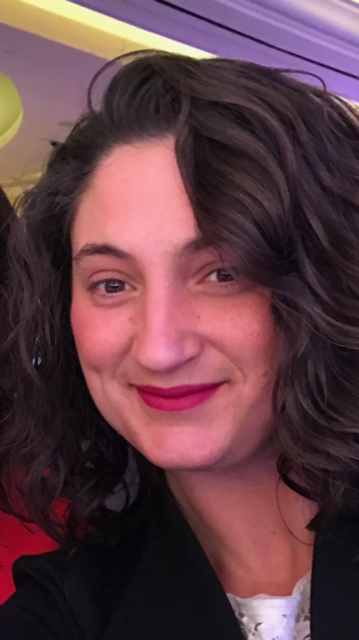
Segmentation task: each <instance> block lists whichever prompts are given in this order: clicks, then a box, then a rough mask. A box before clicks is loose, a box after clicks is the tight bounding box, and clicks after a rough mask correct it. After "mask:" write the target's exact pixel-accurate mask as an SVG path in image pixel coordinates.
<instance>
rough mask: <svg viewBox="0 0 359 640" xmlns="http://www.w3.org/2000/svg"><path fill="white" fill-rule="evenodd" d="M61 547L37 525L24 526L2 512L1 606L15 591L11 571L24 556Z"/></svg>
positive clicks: (0, 540) (0, 546)
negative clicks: (15, 563)
mask: <svg viewBox="0 0 359 640" xmlns="http://www.w3.org/2000/svg"><path fill="white" fill-rule="evenodd" d="M58 547H59V545H58V543H57V542H55V541H54V540H51V538H49V537H48V536H47V535H45V533H44V532H43V531H41V529H39V528H38V527H35V525H26V526H25V525H23V524H21V522H19V521H18V520H17V519H16V518H14V517H13V516H9V515H7V514H6V513H3V512H2V511H0V604H3V603H4V602H5V600H7V598H9V597H10V596H11V594H12V593H14V591H15V587H14V583H13V580H12V574H11V569H12V565H13V562H14V561H15V560H16V559H17V558H19V557H20V556H24V555H35V554H37V553H44V552H45V551H53V550H54V549H57V548H58Z"/></svg>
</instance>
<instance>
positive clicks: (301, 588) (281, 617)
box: [227, 574, 310, 640]
mask: <svg viewBox="0 0 359 640" xmlns="http://www.w3.org/2000/svg"><path fill="white" fill-rule="evenodd" d="M227 596H228V599H229V601H230V603H231V605H232V608H233V610H234V613H235V615H236V618H237V619H238V622H239V624H240V626H241V629H242V632H243V635H244V637H245V638H246V640H310V574H308V575H306V576H304V578H302V579H301V580H299V582H298V583H297V584H296V586H295V587H294V590H293V593H292V595H291V596H283V597H282V596H267V595H264V594H260V595H258V596H254V597H253V598H239V597H238V596H234V595H233V594H227Z"/></svg>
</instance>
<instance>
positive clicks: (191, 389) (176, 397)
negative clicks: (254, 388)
mask: <svg viewBox="0 0 359 640" xmlns="http://www.w3.org/2000/svg"><path fill="white" fill-rule="evenodd" d="M220 386H222V382H220V383H218V382H216V383H210V384H185V385H182V386H180V387H168V388H163V387H152V386H150V385H140V386H136V390H137V392H138V394H139V396H140V398H141V399H142V400H143V402H145V403H146V404H147V405H148V406H149V407H151V409H157V410H158V411H186V409H193V408H194V407H197V406H198V405H200V404H203V402H206V400H209V398H211V397H212V396H213V395H214V393H215V392H216V391H217V389H218V388H219V387H220Z"/></svg>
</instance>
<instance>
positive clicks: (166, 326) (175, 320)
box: [132, 287, 202, 373]
mask: <svg viewBox="0 0 359 640" xmlns="http://www.w3.org/2000/svg"><path fill="white" fill-rule="evenodd" d="M198 323H199V319H198V314H196V310H195V308H194V303H193V300H192V299H191V297H190V296H189V295H188V294H187V293H185V292H180V291H171V290H170V288H169V287H167V288H163V290H162V291H159V290H158V288H157V290H156V291H155V292H152V293H150V292H149V293H148V294H147V295H146V296H145V298H144V299H143V301H142V303H141V305H140V306H139V309H138V313H137V318H136V330H135V336H134V340H133V346H132V349H133V350H132V354H133V356H134V357H135V359H136V360H137V363H138V364H139V365H140V366H141V367H143V368H146V369H149V370H151V371H153V372H157V373H165V372H170V371H172V370H176V369H177V368H179V367H181V366H182V365H184V364H186V363H188V362H190V361H191V360H194V359H195V358H197V357H198V355H199V353H200V352H201V349H202V341H201V336H200V332H199V331H198Z"/></svg>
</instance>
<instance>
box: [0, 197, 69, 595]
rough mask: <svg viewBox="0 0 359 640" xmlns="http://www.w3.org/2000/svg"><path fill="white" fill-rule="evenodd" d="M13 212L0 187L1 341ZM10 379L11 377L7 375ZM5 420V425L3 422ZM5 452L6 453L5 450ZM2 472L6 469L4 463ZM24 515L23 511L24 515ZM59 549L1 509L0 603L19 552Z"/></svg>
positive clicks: (0, 440)
mask: <svg viewBox="0 0 359 640" xmlns="http://www.w3.org/2000/svg"><path fill="white" fill-rule="evenodd" d="M14 219H15V214H14V211H13V208H12V206H11V204H10V202H9V200H8V198H7V195H6V194H5V192H4V191H3V189H1V187H0V256H1V266H0V273H1V285H0V299H1V336H2V341H3V343H4V342H5V339H4V337H5V336H9V333H10V327H9V318H8V313H7V308H8V305H7V298H6V293H5V289H6V280H7V277H8V259H7V243H8V237H9V233H10V226H11V224H12V223H13V222H14ZM7 353H8V352H7V350H6V349H5V348H3V350H2V351H1V358H2V360H1V370H2V371H3V372H5V375H3V376H2V379H1V396H0V402H1V410H2V423H3V424H2V429H1V430H0V455H1V458H2V457H3V456H4V455H5V458H6V461H7V462H9V456H8V452H7V447H8V445H7V439H8V437H9V431H10V430H11V427H10V425H11V419H10V420H9V419H8V420H7V413H8V409H9V406H10V404H11V402H10V396H11V391H10V389H9V386H8V382H9V375H8V374H9V366H10V365H9V362H8V360H7V357H8V356H7V355H5V354H7ZM10 378H11V376H10ZM4 423H5V424H4ZM6 452H7V453H6ZM1 458H0V468H2V464H1V462H2V460H1ZM10 468H12V465H10ZM3 471H4V472H5V465H4V469H3ZM9 471H10V470H9V467H7V468H6V472H5V473H4V476H5V475H6V476H7V482H5V486H6V485H9V484H10V473H9ZM5 486H4V485H3V491H2V494H1V506H2V507H4V506H5V507H6V508H8V507H9V503H8V497H7V495H6V492H5ZM19 507H20V505H19V504H17V509H16V511H19ZM23 515H24V514H23ZM57 548H58V543H57V542H55V540H52V539H51V538H50V537H49V536H47V535H46V534H45V533H44V532H43V531H41V529H39V528H38V527H36V526H34V525H32V524H29V523H27V524H24V523H22V522H21V521H20V520H19V519H18V518H16V517H15V516H14V515H11V514H10V513H5V512H4V511H1V510H0V604H2V603H3V602H5V600H7V598H9V597H10V596H11V594H12V593H13V592H14V591H15V586H14V583H13V579H12V574H11V570H12V565H13V562H14V560H16V558H18V557H19V556H22V555H30V554H36V553H43V552H45V551H52V550H54V549H57Z"/></svg>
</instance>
